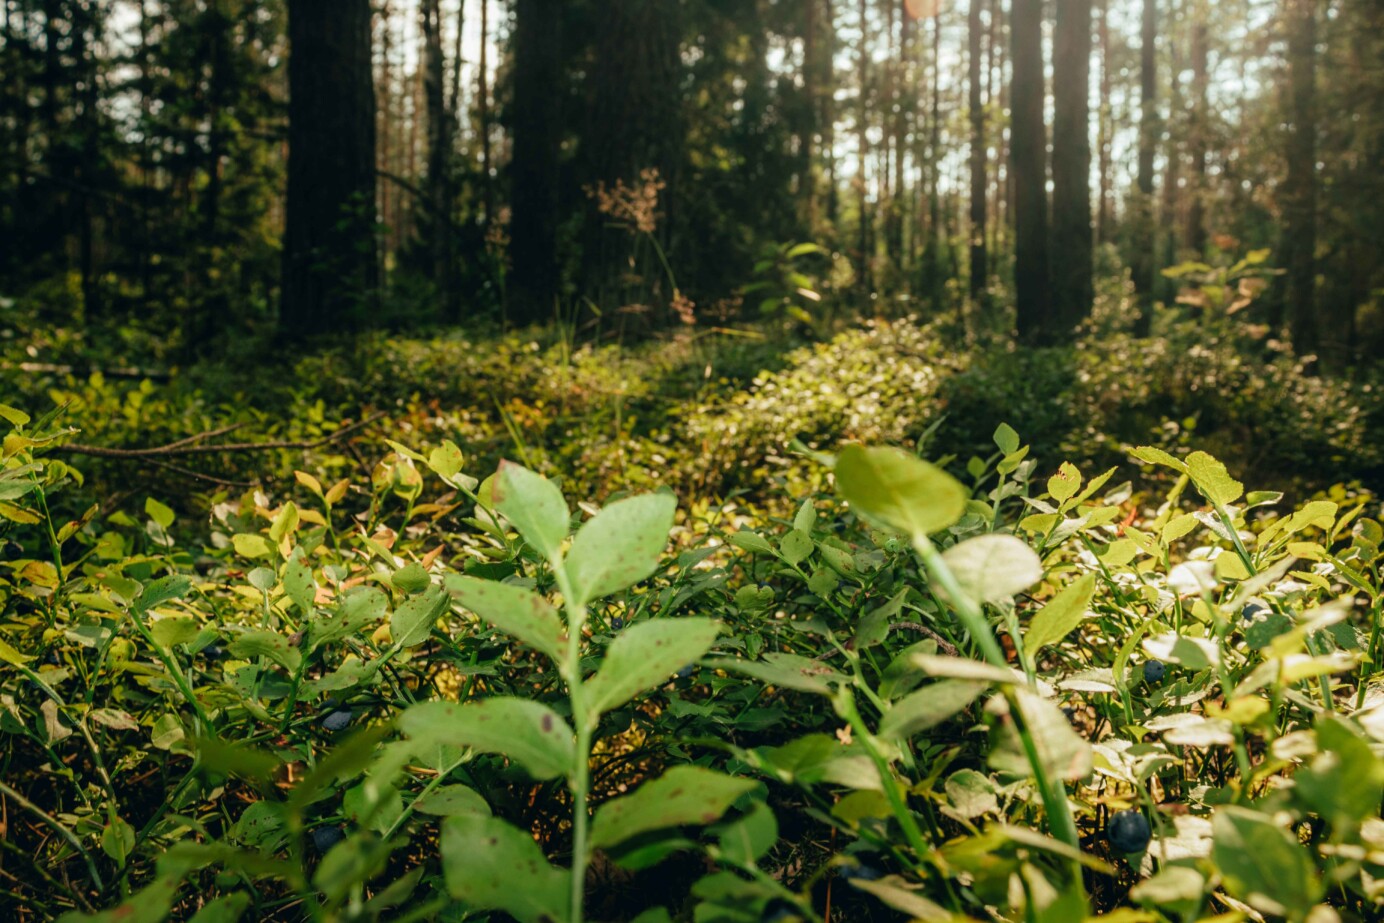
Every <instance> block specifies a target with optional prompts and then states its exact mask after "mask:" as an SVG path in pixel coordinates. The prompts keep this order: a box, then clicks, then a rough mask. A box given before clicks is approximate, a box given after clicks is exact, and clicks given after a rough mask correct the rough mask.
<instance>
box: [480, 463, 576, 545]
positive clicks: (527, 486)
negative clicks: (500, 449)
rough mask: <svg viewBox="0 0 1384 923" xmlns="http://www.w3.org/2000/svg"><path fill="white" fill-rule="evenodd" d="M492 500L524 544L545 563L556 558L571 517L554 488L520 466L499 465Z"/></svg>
mask: <svg viewBox="0 0 1384 923" xmlns="http://www.w3.org/2000/svg"><path fill="white" fill-rule="evenodd" d="M491 496H492V498H493V499H494V501H495V508H496V509H498V510H499V511H500V512H501V513H503V514H504V517H505V518H506V519H508V520H509V521H510V522H512V523H514V528H516V529H518V530H519V534H520V535H522V536H523V537H524V541H526V542H528V543H529V545H531V546H532V547H533V548H534V550H535V551H537V552H538V553H539V554H541V555H543V556H544V557H545V558H547V559H548V560H550V561H552V560H555V559H556V558H557V556H558V555H559V553H560V552H561V551H562V542H563V540H564V539H566V538H567V525H568V521H569V520H570V519H571V515H572V514H571V513H570V512H569V511H568V509H567V501H565V500H563V499H562V491H560V490H558V489H557V485H556V484H554V483H553V482H552V481H550V480H548V479H547V478H545V477H544V476H543V475H541V474H537V473H535V472H533V471H530V470H529V469H527V468H525V467H524V466H523V465H516V464H515V463H514V462H511V461H502V462H500V470H499V472H498V473H497V474H496V475H495V481H494V485H493V487H492V493H491Z"/></svg>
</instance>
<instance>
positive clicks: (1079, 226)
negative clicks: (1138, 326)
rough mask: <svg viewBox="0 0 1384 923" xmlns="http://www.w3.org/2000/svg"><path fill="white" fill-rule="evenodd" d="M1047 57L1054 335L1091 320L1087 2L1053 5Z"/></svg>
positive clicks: (1074, 0)
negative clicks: (1052, 29)
mask: <svg viewBox="0 0 1384 923" xmlns="http://www.w3.org/2000/svg"><path fill="white" fill-rule="evenodd" d="M1054 36H1055V38H1054V44H1053V52H1052V62H1053V63H1052V71H1053V129H1052V185H1053V193H1052V241H1053V247H1054V252H1055V258H1054V259H1053V265H1052V272H1053V279H1052V282H1053V300H1054V302H1055V311H1054V313H1055V315H1056V319H1057V321H1058V323H1059V324H1060V330H1059V331H1058V332H1059V333H1068V332H1070V331H1071V329H1072V328H1073V327H1075V326H1076V325H1077V324H1079V323H1081V321H1083V320H1085V319H1086V318H1088V317H1090V315H1091V299H1092V297H1093V293H1092V283H1091V272H1092V247H1093V245H1092V237H1091V141H1090V128H1089V126H1090V120H1091V105H1090V83H1091V0H1057V28H1056V31H1055V33H1054Z"/></svg>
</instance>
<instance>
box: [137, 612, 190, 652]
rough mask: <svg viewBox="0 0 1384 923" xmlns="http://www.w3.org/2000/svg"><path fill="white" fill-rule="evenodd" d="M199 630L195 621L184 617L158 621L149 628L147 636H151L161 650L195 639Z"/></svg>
mask: <svg viewBox="0 0 1384 923" xmlns="http://www.w3.org/2000/svg"><path fill="white" fill-rule="evenodd" d="M200 630H201V629H200V627H199V626H198V624H197V620H196V619H194V618H188V617H185V616H178V617H175V618H167V619H159V620H158V621H157V622H154V623H153V624H152V625H150V626H149V634H151V635H153V636H154V640H155V641H157V642H158V644H159V646H160V647H163V648H169V647H172V646H173V645H175V644H186V643H187V642H189V641H191V640H192V639H193V638H195V637H197V633H198V632H199V631H200Z"/></svg>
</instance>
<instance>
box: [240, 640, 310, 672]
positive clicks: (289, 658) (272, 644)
mask: <svg viewBox="0 0 1384 923" xmlns="http://www.w3.org/2000/svg"><path fill="white" fill-rule="evenodd" d="M230 651H231V653H232V654H234V655H235V656H237V657H242V658H244V659H246V660H250V659H253V658H255V657H268V658H269V659H270V660H272V661H274V662H275V663H277V664H278V665H279V666H281V667H283V668H284V669H285V670H288V671H289V672H290V673H292V672H293V671H295V670H297V669H298V666H299V665H300V664H301V663H302V662H303V655H302V654H301V653H300V652H299V651H298V648H296V647H294V646H293V645H292V644H290V643H289V640H288V639H287V638H285V637H284V636H283V635H281V634H277V633H275V632H272V631H247V632H246V633H245V634H243V635H240V636H239V637H238V638H236V639H235V640H234V641H232V642H231V644H230Z"/></svg>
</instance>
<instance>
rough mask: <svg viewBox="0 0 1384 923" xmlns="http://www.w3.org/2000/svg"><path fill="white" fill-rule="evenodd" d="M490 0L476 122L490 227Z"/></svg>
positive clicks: (484, 15) (485, 9)
mask: <svg viewBox="0 0 1384 923" xmlns="http://www.w3.org/2000/svg"><path fill="white" fill-rule="evenodd" d="M489 44H490V0H481V60H480V74H479V77H480V87H479V89H478V91H477V99H476V107H477V112H476V121H477V122H479V123H480V124H479V126H478V128H479V130H480V136H481V206H482V211H481V220H482V221H483V222H484V224H485V225H486V226H487V227H489V226H490V221H491V218H492V216H493V215H494V214H495V184H494V183H493V182H492V181H491V178H490V74H489V67H490V50H489V47H488V46H489Z"/></svg>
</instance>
